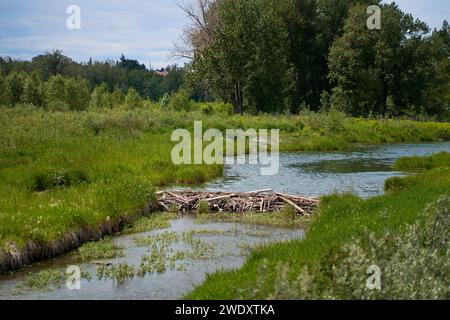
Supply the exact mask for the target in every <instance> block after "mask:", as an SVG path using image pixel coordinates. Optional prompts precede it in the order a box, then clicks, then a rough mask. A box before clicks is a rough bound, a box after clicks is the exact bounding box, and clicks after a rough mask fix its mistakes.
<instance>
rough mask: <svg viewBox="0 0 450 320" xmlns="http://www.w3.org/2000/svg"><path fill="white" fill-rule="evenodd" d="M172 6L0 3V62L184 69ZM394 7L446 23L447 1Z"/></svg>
mask: <svg viewBox="0 0 450 320" xmlns="http://www.w3.org/2000/svg"><path fill="white" fill-rule="evenodd" d="M175 1H180V0H141V1H138V0H122V1H120V0H101V1H100V0H53V1H51V0H33V1H29V0H26V1H25V0H0V56H11V57H14V58H20V59H30V58H32V57H33V56H36V55H38V54H41V53H43V52H45V51H51V50H53V49H60V50H62V51H63V53H64V54H65V55H67V56H69V57H71V58H72V59H74V60H76V61H80V62H81V61H87V60H89V58H91V57H92V58H93V59H94V60H106V59H112V60H118V59H119V57H120V55H121V54H122V53H123V54H124V55H125V56H126V57H127V58H131V59H137V60H139V61H140V62H141V63H144V64H145V65H146V66H147V67H149V64H150V63H151V66H152V67H153V68H161V67H165V66H167V65H168V64H173V63H178V64H183V61H179V60H177V59H176V58H173V57H172V56H171V51H172V49H173V46H174V43H175V42H177V41H179V35H180V33H181V31H182V28H183V26H184V24H185V22H186V21H185V15H184V13H183V11H182V10H181V9H180V8H178V7H177V6H176V4H175ZM185 1H192V0H185ZM280 1H283V0H280ZM384 2H392V1H389V0H385V1H384ZM396 3H397V4H398V5H399V6H400V8H401V9H402V10H403V11H405V12H408V13H412V14H413V16H414V17H416V18H419V19H421V20H423V21H425V22H427V23H428V24H429V25H430V27H432V28H435V27H436V28H440V27H441V26H442V22H443V20H445V19H447V20H450V4H449V0H397V1H396ZM70 5H77V6H79V8H80V9H81V26H80V27H81V28H80V29H75V30H70V29H68V28H67V26H66V20H67V19H68V18H69V16H70V14H68V13H66V10H67V8H68V7H69V6H70Z"/></svg>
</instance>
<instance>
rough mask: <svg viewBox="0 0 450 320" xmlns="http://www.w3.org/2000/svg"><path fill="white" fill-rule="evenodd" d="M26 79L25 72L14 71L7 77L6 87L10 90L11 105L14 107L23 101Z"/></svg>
mask: <svg viewBox="0 0 450 320" xmlns="http://www.w3.org/2000/svg"><path fill="white" fill-rule="evenodd" d="M26 78H27V75H26V73H25V72H23V71H22V72H17V71H13V72H11V73H10V74H9V75H8V77H6V85H7V87H8V88H9V89H8V90H9V96H10V103H11V105H12V106H14V105H16V104H17V103H19V102H21V101H22V97H23V92H24V86H25V79H26Z"/></svg>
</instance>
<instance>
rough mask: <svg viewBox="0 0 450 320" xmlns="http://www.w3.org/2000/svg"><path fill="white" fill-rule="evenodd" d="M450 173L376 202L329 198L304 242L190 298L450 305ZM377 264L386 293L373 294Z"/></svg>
mask: <svg viewBox="0 0 450 320" xmlns="http://www.w3.org/2000/svg"><path fill="white" fill-rule="evenodd" d="M449 171H450V168H449V167H448V166H444V167H439V168H435V169H432V170H430V171H427V172H424V173H421V174H419V175H417V176H416V178H415V179H416V183H415V184H412V185H410V186H407V187H405V188H403V189H402V190H401V191H398V192H391V193H388V194H386V195H383V196H379V197H375V198H371V199H368V200H362V199H360V198H358V197H356V196H354V195H347V194H345V195H331V196H327V197H324V198H322V200H321V205H320V208H319V210H320V212H319V214H317V215H316V216H315V218H314V220H313V222H312V224H311V227H310V229H309V231H308V233H307V235H306V238H305V239H304V240H302V241H291V242H287V243H282V244H275V245H270V246H268V247H265V248H260V249H259V250H257V251H255V252H254V253H253V254H252V255H251V257H250V258H249V259H248V260H247V262H246V264H245V265H244V266H243V267H242V268H241V269H239V270H235V271H221V272H217V273H215V274H213V275H211V276H210V277H208V279H207V280H206V281H205V282H204V283H203V284H202V285H201V286H199V287H197V288H196V289H195V290H194V291H193V292H192V293H190V294H189V295H187V296H186V298H188V299H282V298H283V299H285V298H287V299H296V298H306V299H311V298H312V299H324V298H333V299H352V298H353V299H354V298H359V299H368V298H370V299H372V298H375V299H421V298H424V299H435V298H438V299H448V294H449V292H448V276H449V275H448V261H449V259H448V252H449V250H448V249H449V248H448V235H449V229H448V226H449V221H448V218H449V216H448V206H449V200H448V199H449V197H450V188H449V185H450V179H449V177H450V172H449ZM403 179H408V177H407V178H403ZM430 204H431V205H430ZM427 208H428V209H427ZM422 212H425V213H424V214H421V213H422ZM368 235H370V236H369V238H368ZM436 244H438V246H436ZM439 244H440V246H439ZM371 265H378V266H379V267H380V268H381V271H382V278H381V279H382V290H381V291H374V292H368V290H366V287H365V285H366V283H367V279H368V277H369V275H368V274H366V272H367V269H368V268H369V267H370V266H371Z"/></svg>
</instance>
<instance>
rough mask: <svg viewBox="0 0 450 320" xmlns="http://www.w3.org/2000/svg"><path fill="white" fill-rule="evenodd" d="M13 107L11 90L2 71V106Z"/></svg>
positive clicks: (0, 104) (0, 91)
mask: <svg viewBox="0 0 450 320" xmlns="http://www.w3.org/2000/svg"><path fill="white" fill-rule="evenodd" d="M10 105H11V90H10V88H9V84H8V82H7V80H6V77H5V76H4V75H3V72H1V71H0V106H10Z"/></svg>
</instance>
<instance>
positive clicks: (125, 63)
mask: <svg viewBox="0 0 450 320" xmlns="http://www.w3.org/2000/svg"><path fill="white" fill-rule="evenodd" d="M118 66H119V67H120V68H123V69H126V70H145V69H146V68H145V65H144V64H140V63H139V61H137V60H131V59H127V58H125V56H124V55H123V54H122V55H121V56H120V61H119V63H118Z"/></svg>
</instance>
